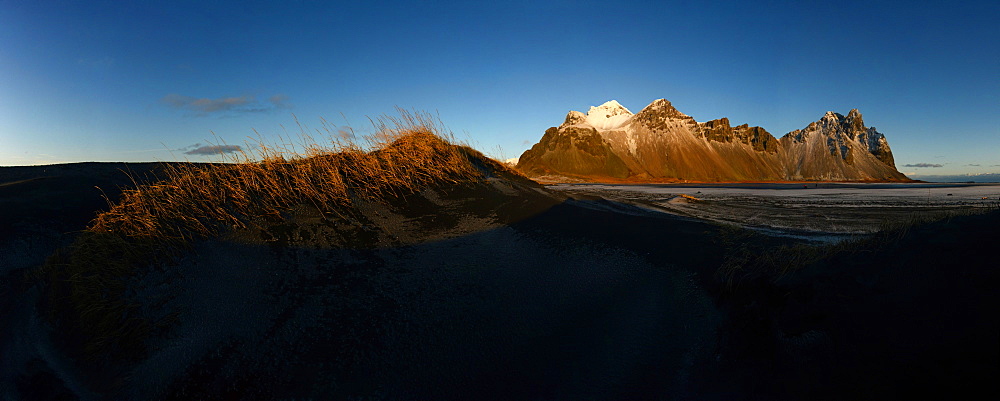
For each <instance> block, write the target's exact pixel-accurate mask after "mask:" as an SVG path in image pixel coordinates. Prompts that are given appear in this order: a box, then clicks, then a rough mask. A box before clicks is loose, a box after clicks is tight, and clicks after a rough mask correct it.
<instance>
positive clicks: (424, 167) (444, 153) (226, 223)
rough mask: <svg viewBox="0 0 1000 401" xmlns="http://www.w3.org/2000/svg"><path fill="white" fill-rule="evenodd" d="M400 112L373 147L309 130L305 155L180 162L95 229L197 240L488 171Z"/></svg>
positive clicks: (370, 141)
mask: <svg viewBox="0 0 1000 401" xmlns="http://www.w3.org/2000/svg"><path fill="white" fill-rule="evenodd" d="M399 112H400V117H382V118H380V119H378V121H377V122H375V128H376V129H375V134H373V135H370V136H368V137H365V138H364V141H365V142H366V144H367V145H368V146H367V148H368V149H370V150H365V148H364V147H362V146H361V145H359V144H358V143H357V142H356V141H353V140H350V139H346V138H336V139H331V140H330V141H329V144H327V145H320V144H317V143H316V141H314V140H312V137H310V136H308V135H303V138H302V139H303V142H304V144H303V146H304V148H305V151H304V152H294V151H292V152H290V151H288V150H287V148H282V147H271V146H265V145H260V146H259V147H258V149H259V151H258V152H257V154H256V155H248V154H246V153H242V154H241V155H240V156H237V158H234V160H231V163H218V164H196V163H183V164H179V165H174V166H173V167H172V168H171V169H170V170H169V171H168V172H167V173H166V176H167V179H166V180H163V181H161V182H159V183H156V184H152V185H144V186H139V187H137V188H136V189H133V190H128V191H125V192H124V193H123V195H122V199H121V201H120V202H119V203H118V204H117V205H114V206H113V207H112V208H111V210H109V211H108V212H105V213H102V214H100V215H99V216H97V218H96V219H95V220H94V221H93V222H92V223H91V226H90V227H89V230H90V231H93V232H114V233H120V234H124V235H127V236H130V237H154V238H159V239H169V240H182V241H183V240H191V239H194V238H202V237H206V236H211V235H215V234H218V233H220V232H221V231H224V230H226V229H239V228H246V227H249V226H253V225H257V224H259V223H260V222H262V221H269V220H273V219H275V218H281V217H282V215H283V213H286V212H287V211H288V210H289V209H290V208H292V207H295V206H299V205H307V206H311V207H315V208H316V209H317V210H319V211H320V212H321V213H324V214H332V215H338V214H339V212H340V211H343V210H344V209H345V208H348V207H350V205H351V202H352V199H358V198H364V199H370V200H371V199H385V198H387V197H397V196H402V195H405V194H408V193H413V192H417V191H420V190H422V189H424V188H426V187H429V186H433V185H440V184H445V183H455V182H459V181H463V180H475V179H479V178H481V177H482V172H481V171H479V169H478V168H477V167H476V164H475V163H474V162H473V160H472V158H473V157H474V156H479V157H483V156H481V154H478V152H476V151H474V150H472V149H471V148H468V147H464V146H458V145H453V144H452V143H451V142H452V140H453V139H452V140H449V139H451V135H450V133H444V131H443V130H442V129H441V128H440V124H439V123H437V122H436V120H435V119H433V118H432V117H430V116H429V115H428V114H426V113H423V114H421V113H410V112H408V111H405V110H401V109H400V110H399ZM328 132H329V130H328ZM331 138H333V136H332V135H331Z"/></svg>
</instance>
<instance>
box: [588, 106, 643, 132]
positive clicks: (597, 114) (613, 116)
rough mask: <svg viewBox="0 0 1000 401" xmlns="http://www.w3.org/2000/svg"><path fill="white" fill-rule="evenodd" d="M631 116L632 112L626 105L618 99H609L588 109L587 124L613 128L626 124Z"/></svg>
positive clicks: (599, 127) (605, 128)
mask: <svg viewBox="0 0 1000 401" xmlns="http://www.w3.org/2000/svg"><path fill="white" fill-rule="evenodd" d="M630 117H632V112H631V111H629V110H628V109H626V108H625V106H622V105H621V104H619V103H618V101H616V100H609V101H607V102H604V104H602V105H600V106H597V107H593V106H591V107H590V110H589V111H587V124H590V125H592V126H593V127H594V128H597V129H599V130H611V129H615V128H618V127H621V126H622V125H624V124H625V121H628V119H629V118H630Z"/></svg>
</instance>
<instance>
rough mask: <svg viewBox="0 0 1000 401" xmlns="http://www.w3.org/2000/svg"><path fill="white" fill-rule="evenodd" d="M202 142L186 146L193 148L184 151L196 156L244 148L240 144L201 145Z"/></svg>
mask: <svg viewBox="0 0 1000 401" xmlns="http://www.w3.org/2000/svg"><path fill="white" fill-rule="evenodd" d="M200 145H201V144H200V143H199V144H195V145H191V146H186V147H184V148H181V149H182V150H183V149H191V150H188V151H187V152H184V154H186V155H195V156H211V155H221V154H224V153H235V152H240V151H242V150H243V147H241V146H239V145H207V146H200Z"/></svg>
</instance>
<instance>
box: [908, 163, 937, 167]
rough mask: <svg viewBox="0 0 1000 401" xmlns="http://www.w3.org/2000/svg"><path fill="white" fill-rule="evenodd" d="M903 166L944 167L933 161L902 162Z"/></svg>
mask: <svg viewBox="0 0 1000 401" xmlns="http://www.w3.org/2000/svg"><path fill="white" fill-rule="evenodd" d="M903 167H944V165H943V164H935V163H916V164H904V165H903Z"/></svg>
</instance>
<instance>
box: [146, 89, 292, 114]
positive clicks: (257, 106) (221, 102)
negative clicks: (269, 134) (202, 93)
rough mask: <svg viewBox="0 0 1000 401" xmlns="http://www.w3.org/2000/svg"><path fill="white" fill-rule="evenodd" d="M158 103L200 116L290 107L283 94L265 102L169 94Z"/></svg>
mask: <svg viewBox="0 0 1000 401" xmlns="http://www.w3.org/2000/svg"><path fill="white" fill-rule="evenodd" d="M160 101H161V102H163V103H164V104H166V105H167V106H170V107H173V108H175V109H181V110H188V111H193V112H194V113H195V114H197V115H200V116H203V115H208V114H233V113H238V114H242V113H264V112H269V111H273V110H277V109H288V108H291V107H292V105H291V103H289V102H288V96H286V95H283V94H277V95H272V96H271V97H269V98H268V99H267V100H266V101H259V100H257V98H256V97H254V96H229V97H220V98H217V99H209V98H196V97H192V96H184V95H179V94H176V93H171V94H168V95H166V96H164V97H163V98H161V99H160Z"/></svg>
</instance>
